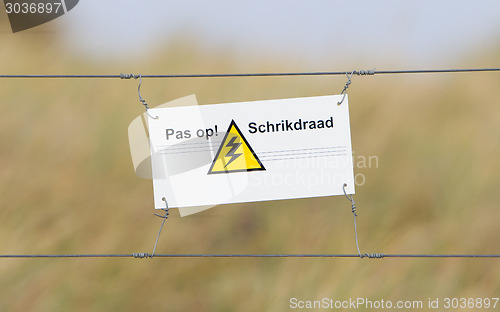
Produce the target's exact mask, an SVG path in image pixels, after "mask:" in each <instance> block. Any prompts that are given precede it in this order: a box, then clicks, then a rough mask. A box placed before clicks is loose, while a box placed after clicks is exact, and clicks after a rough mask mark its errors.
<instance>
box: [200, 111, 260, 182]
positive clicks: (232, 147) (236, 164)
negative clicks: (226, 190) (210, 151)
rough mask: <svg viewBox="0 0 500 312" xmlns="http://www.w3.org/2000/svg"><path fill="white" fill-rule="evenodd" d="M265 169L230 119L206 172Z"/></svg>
mask: <svg viewBox="0 0 500 312" xmlns="http://www.w3.org/2000/svg"><path fill="white" fill-rule="evenodd" d="M254 170H266V169H265V168H264V166H263V165H262V163H261V162H260V160H259V158H258V157H257V155H255V152H254V151H253V150H252V147H251V146H250V144H249V143H248V141H247V140H246V139H245V137H244V136H243V134H242V133H241V131H240V129H238V126H237V125H236V123H235V122H234V120H232V121H231V124H230V125H229V129H227V132H226V135H225V136H224V139H223V140H222V144H221V145H220V147H219V150H218V151H217V154H216V155H215V158H214V161H213V162H212V166H210V170H208V174H214V173H230V172H247V171H254Z"/></svg>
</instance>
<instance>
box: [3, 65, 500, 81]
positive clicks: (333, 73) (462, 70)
mask: <svg viewBox="0 0 500 312" xmlns="http://www.w3.org/2000/svg"><path fill="white" fill-rule="evenodd" d="M497 71H500V68H458V69H417V70H375V69H372V70H360V71H356V70H355V71H323V72H281V73H278V72H275V73H233V74H169V75H167V74H158V75H141V76H142V78H225V77H279V76H337V75H345V74H346V73H350V72H352V73H353V74H354V75H358V76H366V75H389V74H438V73H468V72H497ZM137 77H139V76H138V75H134V74H119V75H65V74H62V75H20V74H18V75H5V74H4V75H0V78H62V79H71V78H76V79H97V78H111V79H113V78H114V79H132V78H134V79H137Z"/></svg>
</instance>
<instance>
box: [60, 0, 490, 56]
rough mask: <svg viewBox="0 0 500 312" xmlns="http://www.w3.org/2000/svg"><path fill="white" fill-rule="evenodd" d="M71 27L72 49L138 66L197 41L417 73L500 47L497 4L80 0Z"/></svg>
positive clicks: (214, 46) (211, 46) (70, 16)
mask: <svg viewBox="0 0 500 312" xmlns="http://www.w3.org/2000/svg"><path fill="white" fill-rule="evenodd" d="M63 18H64V19H62V20H61V21H58V22H59V23H60V24H64V27H63V28H64V29H65V34H66V38H67V40H68V41H70V45H71V47H72V49H75V50H78V51H79V52H80V53H84V54H88V55H94V56H97V57H104V58H106V57H108V56H110V57H111V56H113V55H116V53H120V54H124V55H125V56H128V57H130V58H134V57H140V55H141V53H142V52H141V51H144V50H147V49H155V48H158V47H159V46H161V45H164V44H165V43H167V42H169V40H171V39H172V38H174V37H176V36H179V34H192V35H195V36H196V37H197V38H198V41H199V42H200V45H202V46H203V47H204V48H206V49H218V48H224V47H227V48H230V49H232V50H234V51H236V52H240V53H243V54H244V53H249V51H253V52H254V53H269V54H272V55H280V54H292V55H297V56H300V57H303V58H305V61H307V60H309V61H314V60H317V59H323V58H328V57H334V56H335V57H339V56H340V57H348V58H353V57H356V56H360V57H362V58H363V59H365V61H366V62H371V61H378V60H380V59H386V58H393V57H396V58H398V59H399V61H401V62H405V63H408V64H411V65H414V66H419V65H424V64H432V65H435V64H439V63H445V62H449V61H450V60H452V59H453V57H454V56H455V55H457V54H458V53H459V52H462V51H473V50H474V47H476V46H478V45H488V44H494V43H497V42H499V41H500V2H499V1H497V0H487V1H486V0H485V1H482V0H479V1H439V0H430V1H429V0H419V1H400V0H397V1H396V0H382V1H361V0H354V1H325V0H312V1H298V0H288V1H263V0H252V1H229V0H222V1H220V0H214V1H180V0H173V1H172V0H141V1H132V0H107V1H102V0H82V1H80V3H79V4H78V6H77V7H76V8H75V9H74V10H73V11H72V12H70V13H69V14H67V16H65V17H63ZM75 38H77V40H75ZM330 55H331V56H330Z"/></svg>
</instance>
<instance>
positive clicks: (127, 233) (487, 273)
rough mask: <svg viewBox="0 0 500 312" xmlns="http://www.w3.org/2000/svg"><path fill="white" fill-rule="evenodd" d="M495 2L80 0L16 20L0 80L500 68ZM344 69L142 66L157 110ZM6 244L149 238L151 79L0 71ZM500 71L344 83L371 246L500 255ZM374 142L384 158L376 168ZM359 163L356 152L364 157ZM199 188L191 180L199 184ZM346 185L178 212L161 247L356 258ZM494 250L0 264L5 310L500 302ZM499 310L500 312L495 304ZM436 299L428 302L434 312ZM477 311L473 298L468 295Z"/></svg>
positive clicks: (101, 243)
mask: <svg viewBox="0 0 500 312" xmlns="http://www.w3.org/2000/svg"><path fill="white" fill-rule="evenodd" d="M499 51H500V3H499V2H498V1H474V2H470V1H429V0H425V1H404V2H401V1H395V0H394V1H350V2H345V1H309V2H307V3H306V2H303V1H287V2H285V1H281V2H277V1H273V2H264V1H260V0H258V1H253V2H234V1H208V2H207V1H160V0H158V1H153V0H149V1H141V2H139V1H131V0H123V1H118V0H115V1H97V0H86V1H80V3H79V4H78V6H77V7H75V8H74V9H73V10H72V11H70V12H69V13H68V14H66V15H64V16H63V17H61V18H58V19H56V20H54V21H52V22H49V23H48V24H45V25H42V26H39V27H36V28H33V29H31V30H27V31H23V32H19V33H15V34H13V33H12V32H11V29H10V26H9V24H8V19H7V15H6V14H5V12H4V11H3V10H1V12H0V59H1V69H0V73H1V74H119V73H136V74H138V73H142V74H196V73H242V72H251V73H257V72H280V71H284V72H293V71H344V70H345V71H352V70H362V69H373V68H376V69H377V70H398V69H428V68H435V69H441V68H469V67H471V68H472V67H500V53H499ZM345 81H346V79H345V77H342V76H336V77H275V78H212V79H144V80H143V87H142V95H143V97H144V98H145V99H146V100H147V101H148V103H149V104H150V105H151V106H156V105H159V104H162V103H164V102H167V101H170V100H173V99H176V98H179V97H182V96H186V95H189V94H196V95H197V98H198V102H199V103H200V104H210V103H224V102H237V101H250V100H265V99H276V98H290V97H303V96H317V95H318V96H319V95H329V94H339V93H340V92H341V91H342V88H343V86H344V84H345ZM0 83H1V87H0V107H1V111H2V113H1V114H0V194H1V196H0V254H31V253H42V254H47V253H49V254H59V253H61V254H68V253H69V254H74V253H91V254H94V253H127V254H129V253H133V252H151V251H152V248H153V245H154V240H155V238H156V235H157V233H158V229H159V226H160V224H161V219H159V218H157V217H155V216H154V215H153V213H154V211H153V205H152V198H153V197H152V196H153V194H152V182H151V180H143V179H140V178H139V177H137V176H136V175H135V173H134V170H133V166H132V162H131V159H130V154H129V148H128V138H127V127H128V124H129V123H130V122H131V120H132V119H133V118H135V117H136V116H137V115H139V114H141V113H142V112H143V107H142V106H140V104H139V102H138V98H137V81H135V80H119V79H71V80H68V79H1V80H0ZM499 85H500V74H499V73H469V74H422V75H397V76H396V75H376V76H364V77H357V76H355V77H354V78H353V83H352V85H351V87H350V88H349V90H348V93H349V104H350V114H351V131H352V144H353V150H354V157H355V159H354V160H355V173H356V174H360V175H362V176H363V177H364V183H363V184H362V185H358V186H357V189H356V195H355V200H356V203H357V206H358V215H359V216H358V233H359V242H360V247H361V250H362V252H370V253H372V252H380V253H387V254H391V253H392V254H394V253H396V254H399V253H401V254H404V253H417V254H418V253H424V254H427V253H429V254H445V253H451V254H498V253H500V246H499V243H498V239H499V237H500V227H499V226H498V220H499V219H500V210H499V209H498V202H499V201H500V193H499V192H498V188H499V187H500V177H499V173H500V163H499V159H500V139H499V138H498V133H500V122H499V117H498V116H500V105H499V104H500V103H499V101H500V100H499V99H500V88H498V86H499ZM370 156H374V157H376V158H377V159H378V163H377V165H374V163H372V165H371V166H368V165H364V164H363V163H362V162H361V163H360V162H359V161H361V160H362V157H366V158H368V157H370ZM360 157H361V158H360ZM193 196H196V192H193ZM353 230H354V229H353V223H352V213H351V209H350V203H349V202H348V201H347V200H346V198H345V197H341V196H337V197H327V198H313V199H300V200H287V201H274V202H261V203H248V204H234V205H223V206H218V207H216V208H213V209H211V210H208V211H205V212H202V213H199V214H196V215H193V216H189V217H185V218H180V217H178V215H176V214H175V213H174V215H173V216H172V217H171V218H170V219H168V221H167V222H166V224H165V227H164V229H163V232H162V235H161V237H160V241H159V246H158V249H157V252H158V253H347V254H353V253H356V249H355V248H356V247H355V241H354V233H353ZM498 264H499V263H498V260H495V259H391V258H386V259H383V260H369V259H363V260H361V259H163V258H155V259H144V260H139V259H35V260H26V259H24V260H23V259H22V260H19V259H10V260H9V259H2V260H0V276H1V278H0V290H1V291H0V310H1V311H137V310H141V311H151V310H160V311H288V310H290V303H289V300H290V298H293V297H295V298H298V299H299V300H321V299H322V298H323V297H327V298H333V299H339V300H348V299H349V298H358V297H361V298H369V299H371V300H380V299H384V300H393V301H397V300H422V301H424V302H427V300H428V298H440V299H441V300H443V298H445V297H457V298H461V297H465V298H469V297H472V298H476V297H481V298H484V297H490V298H491V297H499V296H500V266H499V265H498ZM497 309H498V307H497ZM423 310H426V309H423ZM465 310H467V309H465Z"/></svg>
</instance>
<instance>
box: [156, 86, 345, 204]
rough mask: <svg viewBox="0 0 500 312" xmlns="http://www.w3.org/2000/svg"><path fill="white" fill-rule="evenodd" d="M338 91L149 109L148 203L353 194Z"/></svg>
mask: <svg viewBox="0 0 500 312" xmlns="http://www.w3.org/2000/svg"><path fill="white" fill-rule="evenodd" d="M340 100H341V96H339V95H332V96H319V97H307V98H294V99H281V100H268V101H255V102H241V103H228V104H214V105H202V106H188V107H173V108H156V109H150V110H149V115H150V117H149V118H148V125H149V136H150V144H151V159H152V171H153V189H154V203H155V208H157V209H162V208H165V207H166V203H165V201H166V202H167V203H168V207H169V208H179V207H193V206H204V205H218V204H228V203H241V202H254V201H265V200H279V199H291V198H305V197H318V196H331V195H341V194H343V184H344V183H345V184H347V187H346V192H347V193H348V194H354V174H353V163H352V148H351V135H350V126H349V107H348V99H347V97H346V98H345V99H344V101H343V103H342V104H341V105H337V102H338V101H340Z"/></svg>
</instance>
